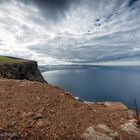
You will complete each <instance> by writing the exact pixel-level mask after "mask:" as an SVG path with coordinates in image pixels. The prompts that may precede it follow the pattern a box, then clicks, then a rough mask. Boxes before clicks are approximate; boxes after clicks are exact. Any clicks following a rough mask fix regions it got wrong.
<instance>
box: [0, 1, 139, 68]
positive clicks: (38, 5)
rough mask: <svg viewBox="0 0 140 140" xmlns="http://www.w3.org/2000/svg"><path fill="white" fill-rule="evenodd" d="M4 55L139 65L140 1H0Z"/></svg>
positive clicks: (0, 38)
mask: <svg viewBox="0 0 140 140" xmlns="http://www.w3.org/2000/svg"><path fill="white" fill-rule="evenodd" d="M0 55H6V56H14V57H20V58H25V59H33V60H36V61H38V63H39V64H40V65H45V64H50V65H56V64H95V63H99V64H103V63H106V64H107V63H108V64H110V63H111V64H115V63H117V64H121V63H125V62H127V64H134V63H137V64H140V0H111V1H110V0H0Z"/></svg>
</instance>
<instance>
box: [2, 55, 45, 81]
mask: <svg viewBox="0 0 140 140" xmlns="http://www.w3.org/2000/svg"><path fill="white" fill-rule="evenodd" d="M0 78H7V79H20V80H23V79H26V80H30V81H39V82H45V80H44V78H43V76H42V75H41V73H40V71H39V69H38V66H37V62H36V61H31V60H25V59H19V58H12V57H5V56H0Z"/></svg>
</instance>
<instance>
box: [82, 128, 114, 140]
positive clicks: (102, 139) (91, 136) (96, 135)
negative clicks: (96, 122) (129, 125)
mask: <svg viewBox="0 0 140 140" xmlns="http://www.w3.org/2000/svg"><path fill="white" fill-rule="evenodd" d="M82 139H83V140H113V138H112V137H110V136H108V135H106V134H103V133H100V132H97V131H95V129H94V128H93V127H89V128H88V129H87V131H86V132H85V133H84V134H83V137H82Z"/></svg>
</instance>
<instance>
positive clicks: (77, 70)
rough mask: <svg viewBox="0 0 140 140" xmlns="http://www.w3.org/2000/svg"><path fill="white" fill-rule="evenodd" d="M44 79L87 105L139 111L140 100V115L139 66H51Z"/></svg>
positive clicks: (47, 69)
mask: <svg viewBox="0 0 140 140" xmlns="http://www.w3.org/2000/svg"><path fill="white" fill-rule="evenodd" d="M43 76H44V78H45V79H46V80H47V82H49V83H50V84H53V85H56V86H59V87H62V88H64V89H65V91H67V92H71V93H72V95H73V96H76V97H79V98H80V99H81V100H83V101H90V102H94V101H97V102H102V101H120V102H123V103H124V104H126V105H127V106H128V107H129V108H132V109H135V99H136V100H137V106H138V107H139V111H140V67H139V66H135V67H134V66H133V67H121V66H120V67H119V66H69V67H67V66H66V67H65V66H61V67H58V69H57V67H56V66H55V68H54V66H52V68H51V66H49V68H48V67H46V72H45V67H44V69H43Z"/></svg>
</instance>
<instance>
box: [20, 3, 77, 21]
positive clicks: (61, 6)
mask: <svg viewBox="0 0 140 140" xmlns="http://www.w3.org/2000/svg"><path fill="white" fill-rule="evenodd" d="M19 1H20V2H23V3H25V4H35V5H36V6H37V7H38V8H39V9H40V11H41V13H42V14H43V15H44V16H45V17H46V18H47V19H50V20H51V19H53V20H57V19H59V18H60V17H62V16H65V12H66V11H67V10H69V8H70V6H71V4H73V3H76V2H77V1H78V0H19Z"/></svg>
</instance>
